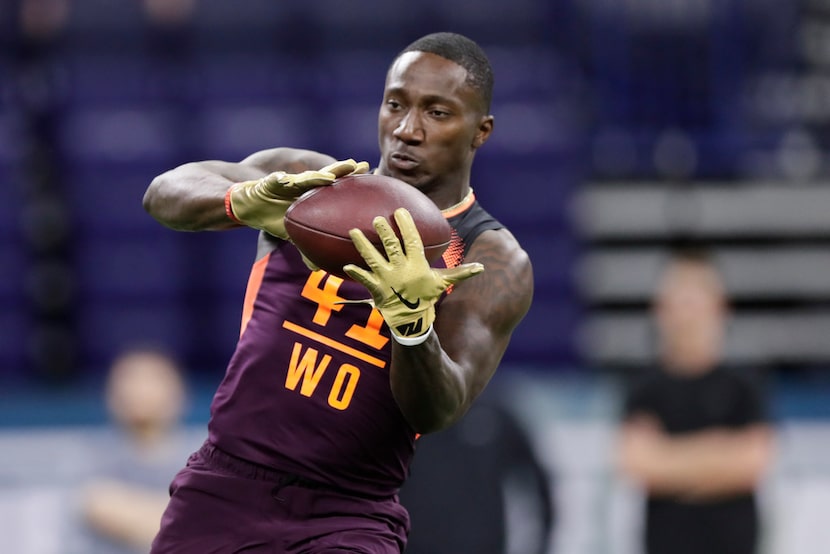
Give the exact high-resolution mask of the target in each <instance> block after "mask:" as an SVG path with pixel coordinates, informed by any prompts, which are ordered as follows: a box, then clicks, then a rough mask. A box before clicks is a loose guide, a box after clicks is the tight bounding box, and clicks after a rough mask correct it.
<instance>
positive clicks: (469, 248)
mask: <svg viewBox="0 0 830 554" xmlns="http://www.w3.org/2000/svg"><path fill="white" fill-rule="evenodd" d="M289 80H290V79H289ZM334 85H335V88H336V83H334ZM492 88H493V74H492V68H491V65H490V62H489V60H488V58H487V56H486V54H485V53H484V52H483V51H482V49H481V48H480V47H479V46H478V44H476V43H475V42H474V41H472V40H470V39H469V38H467V37H464V36H461V35H458V34H455V33H434V34H430V35H426V36H424V37H421V38H420V39H418V40H416V41H415V42H413V43H411V44H410V45H409V46H407V47H405V48H404V50H403V51H402V52H399V53H398V54H397V55H396V56H395V57H394V59H393V60H392V63H391V65H390V66H389V68H388V71H387V74H386V81H385V86H384V88H383V97H382V102H381V105H380V106H379V110H378V112H377V113H378V117H377V129H378V142H379V146H380V153H379V154H380V155H379V163H378V167H377V169H376V172H377V173H378V174H381V175H387V176H391V177H395V178H398V179H400V180H402V181H404V182H406V183H408V184H410V185H412V186H414V187H416V188H417V189H418V190H420V191H422V192H423V193H424V194H425V195H426V196H428V197H429V198H430V199H431V200H432V201H433V202H434V203H435V205H436V206H437V207H438V208H439V209H441V210H442V211H443V214H444V217H445V218H446V219H447V220H448V222H449V224H450V226H452V227H453V229H454V233H453V242H452V244H451V245H450V246H449V248H448V251H447V252H448V253H447V255H446V257H445V258H444V259H441V260H437V261H436V263H435V265H436V267H430V265H429V263H428V262H427V260H426V258H425V257H424V254H423V248H422V245H421V239H420V236H419V235H418V230H417V228H416V227H415V224H414V222H413V221H412V218H411V216H410V215H409V214H408V212H407V211H406V210H397V211H396V212H395V222H396V223H397V225H398V228H399V229H400V230H401V235H402V238H403V241H401V240H399V239H398V238H397V237H396V236H395V234H394V232H393V231H392V228H391V226H390V223H389V222H388V221H386V220H385V219H384V218H382V217H381V218H378V219H376V220H375V228H376V230H377V232H378V234H379V235H380V237H381V238H382V242H383V243H384V248H383V250H384V251H385V253H382V252H380V251H378V250H377V249H375V247H373V246H372V245H371V244H370V243H368V240H367V239H366V238H365V236H364V235H363V234H362V233H360V232H359V231H358V232H354V231H353V233H352V235H351V236H352V239H353V242H354V243H355V245H356V246H357V247H358V249H359V251H360V253H361V255H362V256H363V257H364V258H365V259H367V260H370V262H371V263H370V264H369V265H370V266H371V270H370V271H365V270H362V269H360V268H358V267H357V266H354V265H347V266H345V268H344V271H345V272H346V273H347V274H348V275H349V276H350V277H351V279H342V278H340V277H337V276H335V275H330V274H328V273H326V272H324V271H316V270H314V268H312V267H309V266H308V265H307V263H305V260H304V259H303V255H302V254H301V253H300V252H299V250H297V249H296V248H295V247H294V245H293V244H292V243H291V242H290V241H289V240H288V239H289V237H288V234H287V233H286V230H285V225H284V217H285V213H286V211H287V209H288V208H289V206H290V205H291V204H292V202H293V201H294V200H295V199H296V198H298V197H299V196H300V195H301V194H302V193H303V192H305V191H306V190H308V189H310V188H313V187H317V186H326V185H330V184H331V183H333V182H334V181H335V180H336V179H337V178H339V177H343V176H346V175H351V174H358V173H364V172H366V171H368V170H369V164H368V163H366V162H360V163H357V162H355V161H354V160H351V159H350V160H342V161H337V160H335V158H333V157H332V156H329V155H327V154H323V153H320V152H314V151H309V150H301V149H296V148H287V147H286V148H272V149H268V150H263V151H259V152H256V153H254V154H252V155H250V156H248V157H247V158H246V159H244V160H242V161H241V162H224V161H202V162H194V163H189V164H184V165H182V166H179V167H176V168H173V169H172V170H170V171H167V172H165V173H163V174H162V175H159V176H158V177H156V178H155V179H154V180H153V181H152V183H151V184H150V187H149V188H148V190H147V192H146V194H145V196H144V206H145V208H146V209H147V210H148V212H149V213H150V214H151V215H152V216H154V217H155V218H156V219H157V220H158V221H160V222H161V223H163V224H165V225H167V226H168V227H171V228H173V229H178V230H187V231H206V230H220V229H232V228H235V227H243V226H246V227H249V228H254V229H258V230H260V231H261V232H260V233H259V242H258V252H257V258H256V260H255V262H254V265H253V267H252V271H251V274H250V278H249V286H248V291H247V293H246V296H245V299H244V305H243V309H242V325H241V332H240V336H239V341H238V343H237V347H236V350H235V352H234V354H233V355H232V357H231V360H230V362H229V364H228V367H227V371H226V373H225V377H224V379H223V381H222V383H221V384H220V385H219V388H218V390H217V392H216V394H215V396H214V400H213V403H212V406H211V418H210V422H209V424H208V439H207V441H206V442H205V443H204V445H203V446H202V448H200V449H199V450H198V451H197V452H195V453H194V454H193V455H192V456H191V457H190V459H189V460H188V462H187V467H185V468H184V469H182V470H181V471H180V472H179V473H178V474H177V475H176V477H175V478H174V480H173V483H172V485H171V497H170V502H169V504H168V507H167V509H166V511H165V513H164V516H163V518H162V526H161V530H160V532H159V534H158V536H157V537H156V539H155V541H154V542H153V549H152V552H154V553H155V554H162V553H176V554H182V553H194V554H204V553H205V552H241V551H245V552H250V553H254V552H269V553H273V552H285V553H297V554H299V553H301V552H302V553H313V552H314V553H334V552H363V553H366V554H370V553H371V554H379V553H388V554H391V553H398V552H401V551H403V549H404V547H405V545H406V541H407V535H408V533H409V516H408V514H407V512H406V509H405V508H404V507H403V506H402V505H401V504H400V502H399V498H398V491H399V489H400V487H401V485H402V484H403V482H404V481H405V479H406V477H407V475H408V470H409V465H410V461H411V460H412V457H413V456H414V454H415V444H416V443H415V440H416V437H417V435H418V434H425V433H430V432H434V431H438V430H441V429H443V428H446V427H448V426H450V425H452V424H453V423H454V422H455V421H457V420H458V419H459V418H460V417H461V416H462V415H464V413H465V412H466V411H467V410H468V409H469V408H470V406H471V405H472V403H473V401H474V400H475V398H476V397H477V396H478V395H479V393H481V392H482V390H483V389H484V388H485V386H486V385H487V383H488V382H489V380H490V378H491V377H492V376H493V374H494V373H495V371H496V368H497V367H498V365H499V363H500V361H501V358H502V356H503V354H504V352H505V350H506V349H507V346H508V343H509V342H510V338H511V335H512V333H513V330H514V329H515V328H516V326H517V325H518V324H519V322H520V321H521V320H522V318H523V317H524V315H525V314H526V313H527V311H528V309H529V307H530V303H531V299H532V295H533V272H532V268H531V264H530V260H529V258H528V256H527V254H526V252H525V251H524V250H523V249H522V248H521V246H520V245H519V244H518V242H517V240H516V239H515V237H514V236H513V235H512V234H511V233H510V232H509V231H508V230H507V229H506V228H505V227H504V226H503V225H502V224H501V223H499V222H498V221H497V220H496V219H495V218H493V217H492V216H491V215H490V214H488V213H487V212H486V211H485V210H484V208H483V207H482V206H481V205H480V204H479V203H478V201H477V200H476V197H475V195H474V193H473V189H472V188H471V183H470V180H471V173H472V165H473V160H474V158H475V156H476V154H477V152H478V150H479V148H480V147H481V146H483V145H484V144H485V142H487V140H488V139H489V137H490V135H491V133H492V131H493V121H494V118H493V116H492V115H490V113H489V110H490V103H491V97H492ZM333 94H336V93H333ZM319 124H320V121H309V125H319ZM332 131H336V132H342V133H347V134H348V133H349V132H350V130H349V129H346V128H344V129H336V130H334V129H329V130H327V131H326V132H332ZM485 263H486V270H485V267H484V265H485ZM439 301H440V303H439Z"/></svg>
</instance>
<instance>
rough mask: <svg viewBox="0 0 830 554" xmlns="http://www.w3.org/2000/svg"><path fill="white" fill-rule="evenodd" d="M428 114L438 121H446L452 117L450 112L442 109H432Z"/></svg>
mask: <svg viewBox="0 0 830 554" xmlns="http://www.w3.org/2000/svg"><path fill="white" fill-rule="evenodd" d="M428 113H429V115H431V116H432V117H434V118H436V119H444V118H447V117H449V116H450V115H451V114H450V112H448V111H447V110H443V109H441V108H432V109H431V110H429V112H428Z"/></svg>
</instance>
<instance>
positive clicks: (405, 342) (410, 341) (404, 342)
mask: <svg viewBox="0 0 830 554" xmlns="http://www.w3.org/2000/svg"><path fill="white" fill-rule="evenodd" d="M389 332H390V333H391V335H392V338H393V339H395V342H397V343H398V344H400V345H401V346H418V345H419V344H423V343H425V342H426V341H427V339H428V338H429V336H430V335H431V334H432V324H430V326H429V328H428V329H427V332H426V333H424V334H423V335H418V336H417V337H412V338H409V337H399V336H398V335H396V334H395V333H393V332H392V330H391V329H390V330H389Z"/></svg>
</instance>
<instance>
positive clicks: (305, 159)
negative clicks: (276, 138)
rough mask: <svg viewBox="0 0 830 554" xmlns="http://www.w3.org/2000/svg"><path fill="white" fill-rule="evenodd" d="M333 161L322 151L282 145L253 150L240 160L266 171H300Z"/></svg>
mask: <svg viewBox="0 0 830 554" xmlns="http://www.w3.org/2000/svg"><path fill="white" fill-rule="evenodd" d="M334 161H335V159H334V158H333V157H332V156H329V155H328V154H323V153H322V152H317V151H315V150H307V149H304V148H292V147H287V146H282V147H277V148H268V149H265V150H260V151H258V152H254V153H253V154H251V155H249V156H248V157H246V158H245V159H244V160H242V163H244V164H248V165H252V166H255V167H257V168H259V169H260V170H262V171H264V172H266V173H271V172H273V171H287V172H289V173H300V172H302V171H306V170H308V169H311V170H315V169H320V168H321V167H325V166H327V165H328V164H330V163H332V162H334Z"/></svg>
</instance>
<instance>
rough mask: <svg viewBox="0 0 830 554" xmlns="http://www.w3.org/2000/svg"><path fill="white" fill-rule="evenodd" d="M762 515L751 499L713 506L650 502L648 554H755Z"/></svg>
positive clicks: (647, 537)
mask: <svg viewBox="0 0 830 554" xmlns="http://www.w3.org/2000/svg"><path fill="white" fill-rule="evenodd" d="M758 535H759V524H758V511H757V508H756V506H755V501H754V499H753V498H751V497H741V498H739V499H735V500H729V501H724V502H718V503H712V504H682V503H674V502H671V501H650V502H649V505H648V509H647V513H646V536H645V542H646V552H647V553H648V554H755V553H756V551H757V546H758Z"/></svg>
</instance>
